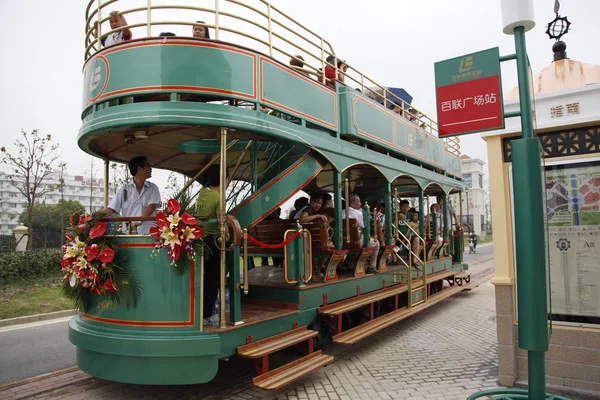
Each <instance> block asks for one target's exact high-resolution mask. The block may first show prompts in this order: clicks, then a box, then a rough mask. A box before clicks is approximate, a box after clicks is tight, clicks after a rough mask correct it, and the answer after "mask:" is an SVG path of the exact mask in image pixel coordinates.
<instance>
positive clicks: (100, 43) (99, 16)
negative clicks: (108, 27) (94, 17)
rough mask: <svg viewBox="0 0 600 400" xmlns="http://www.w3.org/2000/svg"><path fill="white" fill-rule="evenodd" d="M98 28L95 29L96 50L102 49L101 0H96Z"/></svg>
mask: <svg viewBox="0 0 600 400" xmlns="http://www.w3.org/2000/svg"><path fill="white" fill-rule="evenodd" d="M97 14H98V29H97V30H96V46H98V51H100V50H102V41H101V40H100V38H101V37H102V0H98V13H97Z"/></svg>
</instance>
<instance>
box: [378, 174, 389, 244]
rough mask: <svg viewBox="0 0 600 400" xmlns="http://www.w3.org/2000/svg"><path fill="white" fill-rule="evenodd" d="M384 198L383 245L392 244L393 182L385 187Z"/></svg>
mask: <svg viewBox="0 0 600 400" xmlns="http://www.w3.org/2000/svg"><path fill="white" fill-rule="evenodd" d="M383 198H384V203H385V217H384V218H385V219H384V226H383V227H384V229H385V243H380V245H381V247H382V248H383V246H385V245H391V244H392V184H391V183H389V182H386V183H385V185H384V187H383Z"/></svg>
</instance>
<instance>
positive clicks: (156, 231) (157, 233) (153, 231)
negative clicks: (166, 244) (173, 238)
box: [150, 226, 160, 240]
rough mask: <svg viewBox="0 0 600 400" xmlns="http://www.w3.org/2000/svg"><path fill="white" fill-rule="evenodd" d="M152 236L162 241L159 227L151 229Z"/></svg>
mask: <svg viewBox="0 0 600 400" xmlns="http://www.w3.org/2000/svg"><path fill="white" fill-rule="evenodd" d="M150 236H152V237H153V238H154V239H156V240H158V239H160V231H159V230H158V228H157V227H155V226H153V227H151V228H150Z"/></svg>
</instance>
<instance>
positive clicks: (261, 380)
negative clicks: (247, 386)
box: [252, 350, 333, 390]
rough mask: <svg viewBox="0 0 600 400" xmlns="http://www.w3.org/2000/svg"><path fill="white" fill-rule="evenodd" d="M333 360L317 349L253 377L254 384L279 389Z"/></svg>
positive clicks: (268, 388)
mask: <svg viewBox="0 0 600 400" xmlns="http://www.w3.org/2000/svg"><path fill="white" fill-rule="evenodd" d="M331 362H333V356H330V355H327V354H321V350H319V351H315V352H314V353H311V354H309V355H307V356H306V357H302V358H301V359H299V360H296V361H293V362H291V363H289V364H286V365H283V366H281V367H279V368H277V369H274V370H272V371H269V372H267V373H266V374H262V375H259V376H257V377H255V378H252V383H253V384H254V386H256V387H259V388H261V389H265V390H278V389H281V388H282V387H284V386H285V385H287V384H289V383H292V382H294V381H295V380H297V379H299V378H301V377H303V376H304V375H307V374H310V373H311V372H313V371H316V370H318V369H319V368H321V367H324V366H325V365H327V364H330V363H331Z"/></svg>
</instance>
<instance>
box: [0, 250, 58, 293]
mask: <svg viewBox="0 0 600 400" xmlns="http://www.w3.org/2000/svg"><path fill="white" fill-rule="evenodd" d="M61 258H62V252H61V250H59V249H38V250H29V251H24V252H18V251H14V252H11V253H4V254H0V285H6V284H10V283H15V282H19V281H23V280H31V279H36V278H42V277H47V276H49V275H56V276H60V275H61V272H60V260H61Z"/></svg>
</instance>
